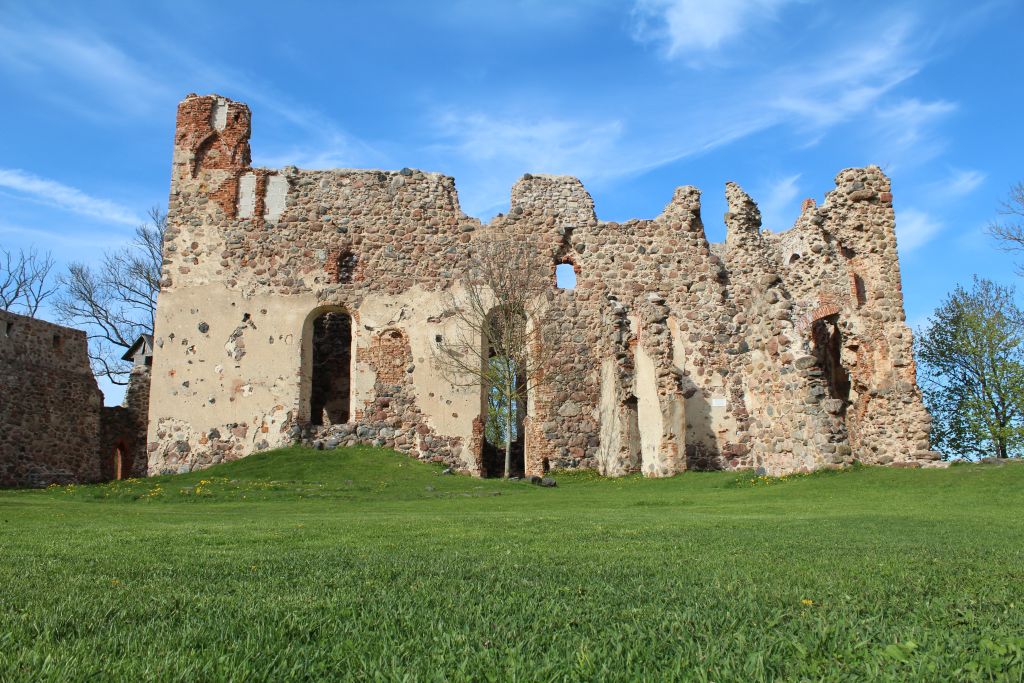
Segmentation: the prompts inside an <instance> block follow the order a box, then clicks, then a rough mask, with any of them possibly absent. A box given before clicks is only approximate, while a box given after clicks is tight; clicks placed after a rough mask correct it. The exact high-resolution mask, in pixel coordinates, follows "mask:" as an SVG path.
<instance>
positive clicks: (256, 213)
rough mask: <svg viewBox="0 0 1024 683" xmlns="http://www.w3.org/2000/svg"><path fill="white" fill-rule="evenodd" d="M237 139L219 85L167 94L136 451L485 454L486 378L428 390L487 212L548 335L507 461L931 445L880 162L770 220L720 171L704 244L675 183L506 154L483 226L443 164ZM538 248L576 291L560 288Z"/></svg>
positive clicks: (241, 120) (157, 462) (769, 459)
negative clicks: (309, 165)
mask: <svg viewBox="0 0 1024 683" xmlns="http://www.w3.org/2000/svg"><path fill="white" fill-rule="evenodd" d="M249 135H250V112H249V109H248V107H247V106H246V105H244V104H242V103H239V102H233V101H231V100H228V99H225V98H223V97H219V96H216V95H211V96H196V95H189V96H188V97H187V98H186V99H185V100H184V101H183V102H182V103H181V104H180V105H179V108H178V118H177V132H176V135H175V140H174V162H173V170H172V181H171V197H170V205H169V226H168V230H167V239H166V243H165V253H164V258H165V266H164V273H163V276H164V279H163V283H162V288H161V293H160V299H159V308H158V312H157V322H156V331H155V346H156V351H155V361H154V367H153V378H152V382H153V385H152V393H151V403H150V422H149V446H148V448H149V471H150V473H158V472H176V471H187V470H190V469H194V468H201V467H206V466H208V465H210V464H213V463H217V462H221V461H224V460H231V459H234V458H240V457H242V456H245V455H248V454H250V453H253V452H254V451H259V450H263V449H267V448H272V447H277V446H284V445H287V444H290V443H293V442H295V441H298V440H305V441H306V442H308V443H314V444H317V445H320V446H326V447H333V446H335V445H338V444H342V445H344V444H352V443H371V444H376V445H381V446H387V447H389V448H394V449H397V450H399V451H402V452H404V453H408V454H409V455H411V456H415V457H418V458H421V459H429V460H434V461H439V462H445V463H447V464H448V465H450V466H451V467H453V468H455V469H457V470H460V471H464V472H468V473H473V474H477V475H483V474H485V473H487V472H491V471H493V470H494V468H493V467H492V466H491V464H490V463H488V462H487V456H486V453H487V452H488V451H489V450H490V451H494V450H495V449H493V448H490V449H488V444H487V443H486V438H485V436H484V428H483V415H484V410H485V407H484V405H485V396H484V393H485V391H484V389H483V388H481V387H477V388H472V387H470V388H466V387H454V386H451V384H450V383H449V382H448V381H446V380H445V379H444V376H443V375H442V373H441V371H440V369H439V368H438V367H437V364H436V362H435V358H434V354H433V352H432V349H433V348H434V345H436V344H438V343H439V342H440V341H441V340H443V339H445V338H446V335H451V334H453V332H454V330H453V325H454V324H455V323H454V322H453V318H452V316H451V315H450V311H449V312H446V310H445V297H444V296H442V294H443V293H446V292H455V293H456V294H457V293H458V291H459V286H460V285H459V277H460V274H461V272H462V269H463V268H464V266H465V264H466V262H467V259H468V256H469V254H470V253H471V250H472V249H473V248H474V244H475V243H477V242H478V241H479V240H481V239H484V238H486V236H487V235H488V234H493V233H496V232H499V231H500V232H502V233H504V234H508V235H513V236H516V235H521V236H527V235H529V236H532V237H533V238H535V239H538V240H540V242H541V245H542V246H541V248H542V249H543V251H544V255H545V259H546V262H547V263H548V264H550V277H551V290H550V292H549V293H548V296H549V297H551V302H552V304H553V306H554V308H555V310H556V314H555V316H554V319H553V320H552V321H551V322H550V324H554V325H559V326H561V330H562V332H563V333H564V334H562V335H560V339H562V342H561V344H562V348H561V353H559V358H558V364H557V367H556V368H554V369H553V370H552V373H553V374H552V377H553V381H552V383H550V384H548V385H546V386H545V387H543V388H542V389H538V390H537V391H536V392H534V393H536V394H537V395H531V396H529V397H527V400H526V401H525V403H526V404H527V406H528V409H527V414H526V416H525V419H524V420H523V427H522V444H521V447H520V448H519V449H517V458H519V459H520V462H518V463H517V465H518V469H520V470H522V471H524V472H525V473H526V474H528V475H535V474H536V475H540V474H542V473H543V472H544V471H546V470H547V469H549V468H592V469H596V470H598V471H600V472H602V473H604V474H607V475H621V474H625V473H628V472H636V471H640V472H643V473H644V474H646V475H649V476H665V475H672V474H675V473H677V472H681V471H683V470H686V469H688V468H698V469H709V468H726V469H733V468H756V469H759V470H761V471H764V472H768V473H771V474H781V473H785V472H794V471H807V470H813V469H816V468H820V467H824V466H840V465H845V464H849V463H852V462H854V461H856V460H859V461H861V462H864V463H877V464H901V465H907V466H917V465H920V464H923V463H929V462H931V461H934V460H936V459H937V458H938V455H937V454H936V453H934V452H932V451H930V450H929V428H930V417H929V415H928V413H927V412H926V410H925V408H924V405H923V403H922V400H921V393H920V391H919V389H918V387H917V383H916V378H915V368H914V359H913V356H912V353H911V333H910V330H909V329H908V328H907V326H906V324H905V322H904V320H905V315H904V311H903V296H902V291H901V285H900V270H899V259H898V256H897V251H896V234H895V216H894V214H893V208H892V194H891V192H890V185H889V179H888V178H887V177H886V176H885V175H884V174H883V173H882V172H881V170H879V169H878V168H877V167H874V166H870V167H868V168H857V169H847V170H844V171H842V172H841V173H839V175H838V176H837V177H836V188H835V189H834V190H833V191H831V192H829V193H828V195H827V196H826V197H825V201H824V202H823V203H822V204H821V205H820V206H816V205H815V203H814V202H813V201H810V200H808V201H807V202H805V204H804V208H803V213H802V214H801V216H800V217H799V218H798V219H797V221H796V224H795V225H794V226H793V227H792V229H790V230H789V231H787V232H784V233H781V234H772V233H769V232H765V231H762V230H761V216H760V212H759V211H758V208H757V205H756V204H755V203H754V202H753V200H751V198H750V197H749V196H748V195H747V194H746V193H745V192H744V191H743V190H742V189H740V187H739V186H737V185H735V184H732V183H730V184H729V185H728V186H727V188H726V196H727V199H728V204H729V211H728V213H727V214H726V215H725V222H726V225H727V227H728V237H727V239H726V241H725V243H724V244H711V243H709V242H708V240H707V238H706V236H705V234H704V226H703V223H702V220H701V213H700V192H699V191H698V190H697V189H696V188H693V187H680V188H679V189H677V190H676V191H675V193H674V195H673V197H672V199H671V201H670V202H669V203H668V205H667V206H666V207H665V209H664V211H663V212H662V213H661V215H659V216H658V217H656V218H654V219H653V220H630V221H627V222H625V223H611V222H604V221H600V220H598V219H597V217H596V215H595V213H594V204H593V200H592V199H591V197H590V195H589V194H588V193H587V191H586V190H585V189H584V187H583V186H582V184H581V183H580V182H579V181H578V180H576V179H575V178H570V177H558V176H547V175H529V174H527V175H524V176H523V177H522V179H521V180H520V181H519V182H517V183H516V184H515V186H514V187H513V188H512V199H511V208H510V211H509V213H508V215H505V216H499V217H497V218H495V219H494V220H493V221H491V222H490V223H488V224H482V223H481V222H480V221H478V220H476V219H474V218H471V217H469V216H467V215H465V214H464V213H463V212H462V211H461V210H460V208H459V201H458V196H457V194H456V191H455V183H454V180H453V179H452V178H449V177H447V176H443V175H440V174H437V173H426V172H423V171H418V170H413V169H407V168H406V169H402V170H400V171H375V170H350V169H340V170H330V171H304V170H299V169H297V168H294V167H290V166H289V167H285V168H283V169H279V170H270V169H263V168H253V167H251V166H250V154H249ZM559 265H569V266H571V267H572V269H573V270H574V271H575V274H576V283H577V284H576V286H575V288H574V289H559V288H558V287H557V285H556V280H555V270H556V267H557V266H559Z"/></svg>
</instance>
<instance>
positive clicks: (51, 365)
mask: <svg viewBox="0 0 1024 683" xmlns="http://www.w3.org/2000/svg"><path fill="white" fill-rule="evenodd" d="M148 404H149V368H148V367H146V366H139V367H136V368H135V369H134V370H133V371H132V375H131V378H130V382H129V385H128V389H127V392H126V393H125V400H124V403H123V404H122V405H121V406H118V407H104V406H103V394H102V393H101V392H100V390H99V387H98V386H97V384H96V378H95V377H94V376H93V374H92V369H91V368H90V367H89V355H88V347H87V341H86V335H85V332H82V331H81V330H75V329H72V328H69V327H62V326H60V325H54V324H53V323H49V322H46V321H44V320H35V319H33V318H27V317H25V316H22V315H17V314H14V313H10V312H8V311H0V487H38V486H47V485H49V484H70V483H91V482H97V481H107V480H110V479H115V478H117V475H118V474H120V476H121V478H128V477H144V476H146V474H147V471H148V464H147V461H146V429H147V421H148V414H147V413H148ZM117 459H120V461H121V462H120V467H118V464H117ZM118 470H120V471H118Z"/></svg>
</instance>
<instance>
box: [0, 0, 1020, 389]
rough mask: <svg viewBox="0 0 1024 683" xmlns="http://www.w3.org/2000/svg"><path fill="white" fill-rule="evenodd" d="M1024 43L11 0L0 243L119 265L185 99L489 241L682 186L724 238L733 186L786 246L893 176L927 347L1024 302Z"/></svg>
mask: <svg viewBox="0 0 1024 683" xmlns="http://www.w3.org/2000/svg"><path fill="white" fill-rule="evenodd" d="M1022 29H1024V4H1022V3H1020V2H1010V1H1002V2H998V1H997V2H941V1H939V0H933V1H929V2H858V3H850V2H844V3H838V2H829V3H826V2H812V1H807V0H716V1H715V2H708V1H705V2H701V1H700V0H620V1H618V2H612V1H602V0H593V1H586V0H578V1H576V2H556V1H554V0H547V1H541V0H504V1H502V2H498V1H494V2H488V1H484V0H476V1H453V2H448V3H442V2H424V1H422V0H420V1H418V2H405V1H398V0H395V1H392V2H387V3H383V2H334V3H323V4H317V3H312V2H294V3H287V4H285V3H279V2H278V3H270V2H245V3H229V2H217V3H213V2H195V3H192V2H188V1H186V0H175V2H172V3H157V2H122V3H111V2H102V1H97V2H90V3H47V2H42V1H41V0H31V1H30V2H29V1H26V2H10V1H7V0H0V84H2V86H3V87H2V92H3V94H4V97H3V99H4V106H3V107H0V125H2V128H3V131H4V133H3V135H0V245H2V246H5V247H7V248H12V247H13V248H17V247H22V246H29V245H32V244H36V245H39V246H41V247H43V248H46V249H50V250H52V251H53V253H54V256H55V257H56V258H57V260H58V262H60V263H61V264H63V263H64V262H66V261H68V260H84V261H87V262H91V261H94V260H96V259H97V258H98V257H99V256H100V254H101V253H102V250H103V249H105V248H112V247H117V246H119V245H121V244H123V243H124V242H125V241H126V240H128V239H130V237H131V232H132V228H133V225H134V224H135V223H136V222H138V221H140V220H141V219H142V218H143V217H144V214H145V210H146V209H147V208H148V207H150V206H153V205H166V201H167V191H168V183H169V173H170V161H171V140H172V133H173V125H174V112H175V107H176V104H177V102H178V101H179V100H180V99H182V98H183V97H184V96H185V95H186V94H188V93H189V92H198V93H210V92H217V93H220V94H222V95H225V96H227V97H231V98H233V99H237V100H242V101H245V102H247V103H248V104H249V105H250V106H251V107H252V110H253V138H252V146H253V162H254V164H256V165H265V166H281V165H285V164H294V165H296V166H300V167H307V168H331V167H369V168H401V167H403V166H410V167H415V168H422V169H424V170H431V171H440V172H443V173H447V174H449V175H453V176H454V177H455V179H456V184H457V186H458V188H459V193H460V198H461V202H462V207H463V209H464V210H465V211H466V212H467V213H470V214H472V215H477V216H480V217H482V218H485V219H486V218H488V217H490V216H492V215H494V214H495V213H497V212H498V211H503V210H504V209H505V208H506V207H507V203H508V196H509V189H510V187H511V185H512V183H513V182H515V180H516V179H517V178H518V177H519V176H521V175H522V174H523V173H524V172H533V173H559V174H571V175H576V176H578V177H580V178H581V179H582V180H583V181H584V183H585V184H586V186H587V188H588V189H589V190H590V192H591V193H592V194H593V195H594V199H595V202H596V205H597V212H598V216H599V217H600V218H602V219H604V220H624V219H627V218H631V217H637V218H649V217H653V216H655V215H657V214H658V213H659V212H660V211H661V209H662V208H663V207H664V205H665V204H666V203H667V202H668V201H669V199H670V198H671V196H672V190H673V188H675V187H676V186H679V185H687V184H689V185H696V186H698V187H700V188H701V189H702V191H703V192H704V196H703V205H704V212H703V213H704V222H705V225H706V227H707V232H708V236H709V238H710V239H712V240H714V241H718V240H721V239H723V238H724V226H723V223H722V219H721V216H722V214H723V212H724V210H725V202H724V198H723V192H724V184H725V182H726V181H727V180H734V181H736V182H738V183H740V184H741V185H742V186H743V187H744V188H745V189H746V190H747V191H748V192H750V193H751V194H752V196H753V197H754V198H755V199H756V200H757V201H758V202H759V203H760V205H761V209H762V212H763V214H764V216H765V227H767V228H769V229H772V230H775V231H780V230H783V229H786V228H788V227H789V226H790V225H791V224H792V222H793V220H794V219H795V218H796V216H797V214H798V212H799V206H800V202H801V200H802V199H804V198H805V197H814V198H816V199H818V200H819V201H820V200H821V197H822V195H823V194H824V193H825V192H826V191H828V190H829V189H830V188H831V187H833V178H834V176H835V174H836V173H837V172H838V171H839V170H841V169H842V168H845V167H849V166H861V165H866V164H869V163H876V164H878V165H880V166H882V168H883V169H884V170H885V171H886V172H887V173H888V174H889V175H890V176H891V177H892V179H893V192H894V196H895V205H896V211H897V233H898V239H899V247H900V252H901V258H902V266H903V282H904V293H905V296H906V305H907V314H908V319H909V321H910V323H911V324H912V325H913V326H915V327H916V326H917V325H918V324H920V323H922V322H924V320H925V318H926V317H927V315H928V314H929V313H930V311H931V310H932V309H933V308H934V307H935V306H936V305H937V304H938V303H939V302H940V301H941V300H942V298H943V297H944V296H945V294H946V293H947V292H948V291H949V290H950V289H952V287H953V286H954V284H955V283H957V282H967V281H969V279H970V277H971V275H973V274H975V273H978V274H983V275H986V276H989V277H992V278H994V279H997V280H1000V281H1003V282H1015V281H1016V278H1017V276H1016V275H1015V273H1014V263H1013V257H1012V256H1011V255H1007V254H1004V253H1002V252H999V251H998V250H997V249H996V248H995V245H994V244H993V243H992V241H991V240H990V239H989V238H988V237H987V236H986V235H985V234H984V226H985V224H986V223H987V222H988V221H990V220H992V219H993V218H995V217H996V209H997V208H998V205H999V201H1000V200H1001V199H1002V198H1003V197H1005V196H1006V193H1007V190H1008V189H1009V186H1010V185H1011V184H1012V183H1014V182H1017V181H1020V180H1024V163H1022V161H1024V154H1022V152H1024V125H1022V123H1024V116H1022V113H1021V112H1022V111H1024V86H1022V84H1021V70H1022V69H1021V67H1022V66H1024V41H1022V40H1021V35H1022ZM104 388H105V389H108V387H104ZM111 398H117V393H116V392H114V395H113V396H108V399H111Z"/></svg>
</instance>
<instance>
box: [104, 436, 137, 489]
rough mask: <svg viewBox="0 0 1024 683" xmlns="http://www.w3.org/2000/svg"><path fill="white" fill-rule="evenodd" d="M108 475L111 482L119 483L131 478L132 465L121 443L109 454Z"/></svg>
mask: <svg viewBox="0 0 1024 683" xmlns="http://www.w3.org/2000/svg"><path fill="white" fill-rule="evenodd" d="M109 468H110V469H109V471H108V475H109V478H110V480H111V481H120V480H121V479H127V478H128V477H129V476H131V470H132V463H131V458H130V457H129V455H128V447H127V446H125V445H124V443H123V442H120V443H118V444H117V445H116V446H114V450H113V452H112V453H111V454H110V464H109Z"/></svg>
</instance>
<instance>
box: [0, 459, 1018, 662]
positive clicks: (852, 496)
mask: <svg viewBox="0 0 1024 683" xmlns="http://www.w3.org/2000/svg"><path fill="white" fill-rule="evenodd" d="M440 472H441V468H440V467H439V466H435V465H428V464H424V463H419V462H415V461H412V460H410V459H408V458H405V457H404V456H400V455H397V454H394V453H391V452H388V451H383V450H380V449H372V448H353V449H339V450H336V451H327V452H317V451H311V450H307V449H286V450H282V451H275V452H270V453H263V454H260V455H255V456H252V457H249V458H246V459H244V460H241V461H238V462H233V463H228V464H224V465H220V466H218V467H214V468H210V469H208V470H205V471H202V472H196V473H191V474H186V475H176V476H166V477H157V478H153V479H146V480H139V481H129V482H117V483H111V484H104V485H99V486H73V487H55V488H52V489H49V490H45V491H7V492H0V558H3V559H2V561H0V680H69V679H73V680H82V679H90V678H93V679H101V680H109V679H121V680H138V679H160V680H193V679H199V680H221V679H233V680H314V679H345V678H359V679H365V678H373V679H386V680H394V679H404V680H527V681H543V680H602V679H605V680H633V679H648V680H661V679H665V678H671V677H675V678H678V679H686V680H716V681H721V680H745V681H748V680H769V679H772V680H774V679H791V680H801V679H807V680H830V681H832V680H851V681H852V680H865V679H875V680H878V679H880V680H908V679H915V680H1021V678H1022V677H1024V635H1022V634H1024V596H1022V591H1021V586H1022V585H1024V517H1022V515H1021V514H1020V510H1021V509H1022V506H1024V466H1016V467H1014V466H1006V467H986V466H963V467H955V468H951V469H949V470H926V471H905V470H891V469H881V468H860V469H857V470H853V471H847V472H829V473H823V474H816V475H810V476H803V477H789V478H785V479H766V478H759V477H753V476H750V475H745V474H743V475H740V474H735V473H708V474H686V475H683V476H680V477H676V478H673V479H664V480H645V479H642V478H637V477H627V478H623V479H616V480H607V479H601V478H599V477H596V476H594V475H592V474H587V473H579V474H561V475H558V476H557V479H558V482H559V486H558V488H554V489H542V488H539V487H535V486H531V485H529V484H527V483H524V482H519V483H515V482H505V481H500V480H484V481H481V480H477V479H471V478H468V477H459V476H446V475H442V474H441V473H440Z"/></svg>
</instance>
